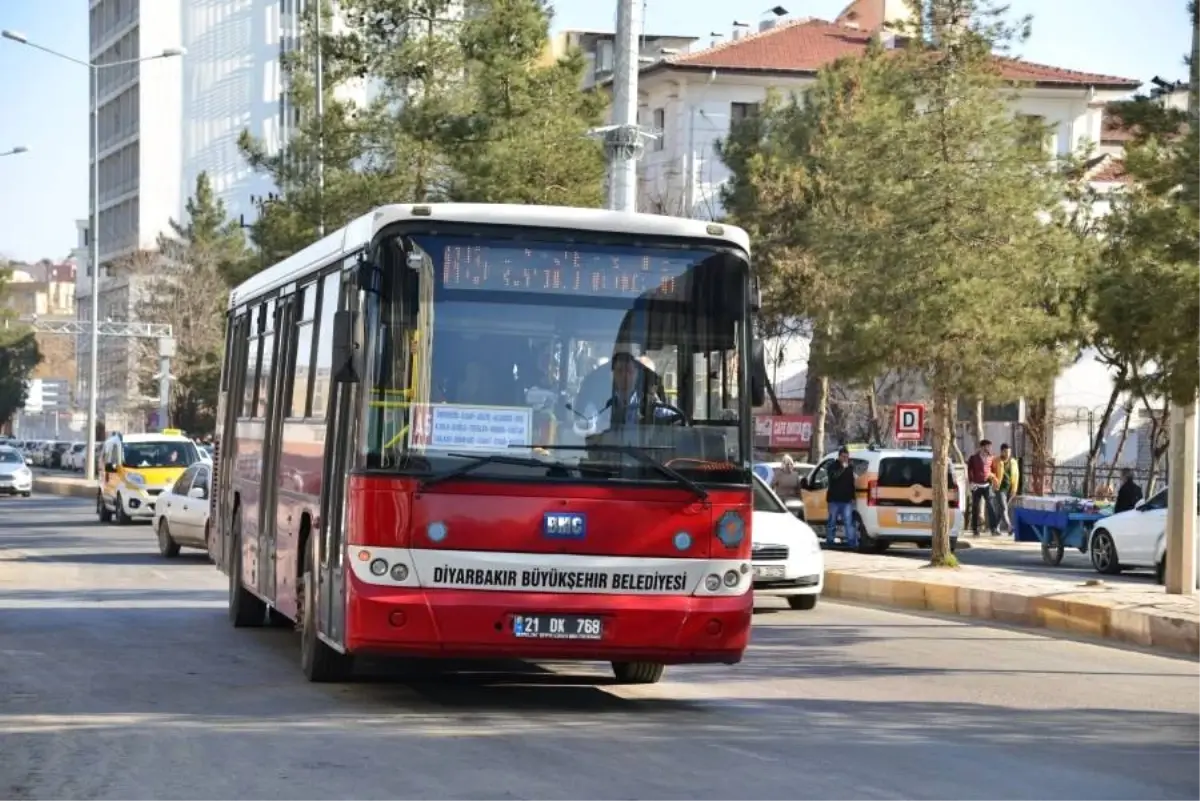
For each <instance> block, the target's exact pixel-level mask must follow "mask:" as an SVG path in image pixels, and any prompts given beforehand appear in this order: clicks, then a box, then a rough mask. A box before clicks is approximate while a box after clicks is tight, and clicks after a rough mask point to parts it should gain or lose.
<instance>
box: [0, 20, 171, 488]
mask: <svg viewBox="0 0 1200 801" xmlns="http://www.w3.org/2000/svg"><path fill="white" fill-rule="evenodd" d="M0 37H3V38H5V39H8V40H10V41H13V42H16V43H17V44H23V45H25V46H26V47H32V48H33V49H35V50H41V51H42V52H43V53H47V54H49V55H52V56H54V57H55V58H61V59H63V60H64V61H70V62H71V63H72V64H78V65H80V66H82V67H86V68H87V70H88V73H89V78H90V79H91V106H92V213H91V221H90V222H89V227H90V229H91V230H90V231H89V240H90V242H89V244H90V245H91V259H90V260H91V274H92V281H91V292H92V303H91V312H92V319H91V325H90V326H89V328H90V329H91V353H89V354H88V416H87V450H86V451H85V454H86V456H85V458H84V471H85V472H84V477H85V478H86V479H87V480H88V481H93V480H95V478H96V460H95V453H96V417H97V413H96V412H97V410H96V404H97V400H98V398H99V394H100V389H99V359H98V357H99V352H100V70H102V69H109V68H111V67H124V66H127V65H129V64H138V63H141V62H143V61H154V60H156V59H160V58H176V57H178V56H182V55H184V50H183V48H180V47H170V48H167V49H165V50H163V51H162V52H161V53H157V54H155V55H153V56H145V57H143V58H130V59H125V60H123V61H110V62H108V63H105V64H98V63H96V62H95V61H90V60H89V61H84V60H82V59H78V58H75V57H74V56H69V55H67V54H66V53H60V52H58V51H57V50H52V49H51V48H49V47H44V46H42V45H40V44H37V43H36V42H31V41H29V39H28V37H26V36H25V35H24V34H22V33H18V32H17V31H7V30H6V31H0Z"/></svg>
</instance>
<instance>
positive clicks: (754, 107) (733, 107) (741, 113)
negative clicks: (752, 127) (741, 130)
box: [729, 103, 758, 125]
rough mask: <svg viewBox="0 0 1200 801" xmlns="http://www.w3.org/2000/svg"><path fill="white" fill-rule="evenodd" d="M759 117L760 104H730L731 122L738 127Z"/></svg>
mask: <svg viewBox="0 0 1200 801" xmlns="http://www.w3.org/2000/svg"><path fill="white" fill-rule="evenodd" d="M757 116H758V103H730V104H729V122H730V124H731V125H737V124H738V123H740V122H744V121H745V120H746V119H748V118H750V117H757Z"/></svg>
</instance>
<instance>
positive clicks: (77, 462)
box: [62, 442, 87, 473]
mask: <svg viewBox="0 0 1200 801" xmlns="http://www.w3.org/2000/svg"><path fill="white" fill-rule="evenodd" d="M86 450H87V443H86V442H76V443H75V444H73V445H72V446H71V449H70V450H68V451H67V452H66V453H64V454H63V457H62V466H63V469H64V470H74V471H75V472H77V473H78V472H82V471H83V468H84V458H83V454H84V451H86Z"/></svg>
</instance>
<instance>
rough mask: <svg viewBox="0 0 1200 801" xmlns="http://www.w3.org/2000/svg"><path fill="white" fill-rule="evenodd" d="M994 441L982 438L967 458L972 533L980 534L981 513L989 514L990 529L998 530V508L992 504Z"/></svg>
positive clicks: (968, 511)
mask: <svg viewBox="0 0 1200 801" xmlns="http://www.w3.org/2000/svg"><path fill="white" fill-rule="evenodd" d="M992 458H993V457H992V441H991V440H990V439H985V440H981V441H980V443H979V448H978V449H977V450H976V451H975V452H974V453H973V454H971V455H970V456H969V457H968V458H967V483H968V484H970V491H971V501H970V503H969V504H967V524H968V525H969V526H970V527H971V534H972V535H974V536H976V537H978V536H979V513H980V512H981V511H982V512H983V513H984V514H985V515H987V526H988V530H989V531H991V532H992V534H997V533H998V532H997V531H996V510H995V509H994V508H993V504H992V482H993V475H992Z"/></svg>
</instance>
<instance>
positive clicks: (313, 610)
mask: <svg viewBox="0 0 1200 801" xmlns="http://www.w3.org/2000/svg"><path fill="white" fill-rule="evenodd" d="M311 539H312V544H311V546H310V547H309V548H308V549H307V550H306V551H305V553H304V578H303V582H304V586H303V587H301V588H300V593H299V595H300V615H299V617H300V620H301V625H300V669H301V670H303V671H304V675H305V677H307V678H308V680H309V681H313V682H338V681H345V680H346V679H348V678H349V677H350V674H351V672H352V671H353V670H354V658H353V657H352V656H350V655H349V654H341V653H338V652H337V651H335V650H333V649H332V648H330V647H329V646H328V645H327V644H326V643H324V642H323V641H322V640H321V638H320V637H318V636H317V603H318V600H317V599H318V597H319V595H318V592H317V571H316V567H315V564H316V559H315V558H314V555H313V550H314V549H316V547H317V545H318V544H319V543H320V539H319V538H317V537H312V538H311Z"/></svg>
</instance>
